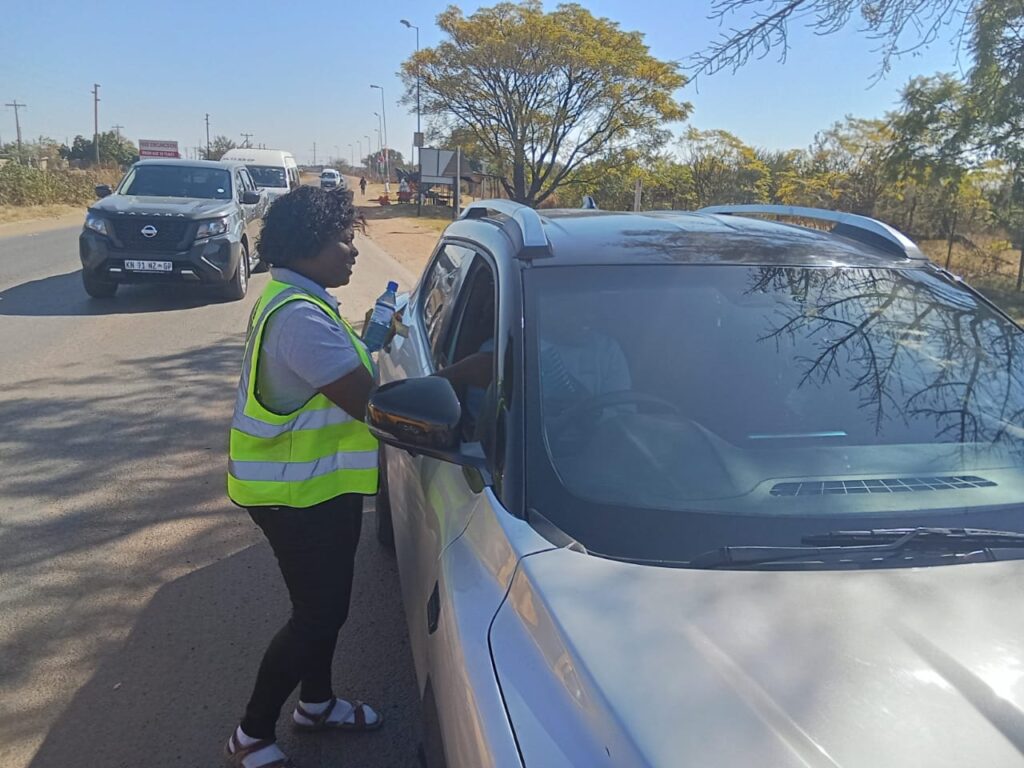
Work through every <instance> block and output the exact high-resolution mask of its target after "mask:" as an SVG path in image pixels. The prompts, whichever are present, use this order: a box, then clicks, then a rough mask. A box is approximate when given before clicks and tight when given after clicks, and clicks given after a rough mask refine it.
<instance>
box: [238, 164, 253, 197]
mask: <svg viewBox="0 0 1024 768" xmlns="http://www.w3.org/2000/svg"><path fill="white" fill-rule="evenodd" d="M241 174H242V183H243V184H245V188H246V189H247V190H248V191H250V192H255V191H256V182H255V181H253V180H252V175H251V174H250V173H249V169H248V168H243V169H242V170H241Z"/></svg>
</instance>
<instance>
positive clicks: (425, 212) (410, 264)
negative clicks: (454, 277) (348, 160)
mask: <svg viewBox="0 0 1024 768" xmlns="http://www.w3.org/2000/svg"><path fill="white" fill-rule="evenodd" d="M347 178H348V183H349V185H350V186H351V188H352V189H353V190H354V192H355V198H354V201H355V204H356V206H357V207H358V209H359V212H360V213H361V214H362V215H363V216H365V217H366V234H367V235H368V236H369V237H370V239H372V240H374V241H375V242H376V243H378V244H379V245H380V247H381V248H383V249H384V250H385V251H387V252H388V253H389V254H390V255H391V256H392V257H393V258H394V259H395V260H396V261H398V263H400V264H401V265H402V266H404V267H407V268H408V269H409V271H410V272H412V273H413V274H415V275H419V274H420V273H421V272H422V271H423V268H424V267H425V266H426V264H427V260H428V259H429V258H430V254H431V253H432V252H433V250H434V246H435V245H436V244H437V240H438V237H439V236H440V234H441V232H442V231H443V230H444V228H445V227H446V226H448V225H449V224H450V223H451V221H452V209H451V208H445V207H440V206H432V205H425V206H423V209H422V211H421V215H420V216H419V217H417V216H416V205H415V203H401V204H398V203H393V204H392V205H383V206H382V205H380V204H379V203H378V202H377V198H378V197H379V196H380V195H382V194H384V185H383V184H367V185H366V195H365V196H364V195H362V194H361V193H360V191H359V179H358V177H351V176H350V177H347ZM397 193H398V185H397V184H392V185H391V195H390V197H391V199H392V200H394V199H395V198H396V196H397Z"/></svg>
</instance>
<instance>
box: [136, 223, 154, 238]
mask: <svg viewBox="0 0 1024 768" xmlns="http://www.w3.org/2000/svg"><path fill="white" fill-rule="evenodd" d="M139 231H140V232H141V233H142V235H143V237H156V227H154V226H153V225H152V224H147V225H146V226H144V227H143V228H142V229H140V230H139Z"/></svg>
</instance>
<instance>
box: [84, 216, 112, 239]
mask: <svg viewBox="0 0 1024 768" xmlns="http://www.w3.org/2000/svg"><path fill="white" fill-rule="evenodd" d="M85 228H86V229H91V230H92V231H93V232H98V233H99V234H101V235H110V231H109V230H108V229H107V220H106V219H103V218H100V217H99V216H97V215H96V214H94V213H88V214H86V216H85Z"/></svg>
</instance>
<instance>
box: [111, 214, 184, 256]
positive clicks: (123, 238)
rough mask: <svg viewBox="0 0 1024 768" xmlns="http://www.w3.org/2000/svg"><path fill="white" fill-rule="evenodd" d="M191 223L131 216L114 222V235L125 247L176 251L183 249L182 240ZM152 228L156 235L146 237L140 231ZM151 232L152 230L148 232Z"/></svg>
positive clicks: (181, 220)
mask: <svg viewBox="0 0 1024 768" xmlns="http://www.w3.org/2000/svg"><path fill="white" fill-rule="evenodd" d="M191 223H192V222H190V221H188V220H187V219H166V218H162V217H160V218H158V217H153V218H147V217H144V216H138V217H136V216H133V217H131V218H127V219H115V220H114V234H115V235H117V239H118V241H120V243H121V244H122V245H123V246H124V247H125V248H131V249H133V250H143V251H177V250H179V249H180V248H182V247H183V243H182V242H181V241H182V240H184V239H185V232H186V230H187V229H188V227H189V225H190V224H191ZM147 227H152V228H153V229H155V230H156V234H154V235H152V236H151V237H147V236H146V235H144V234H143V233H142V230H144V229H146V228H147ZM148 231H150V232H152V230H148Z"/></svg>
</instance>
